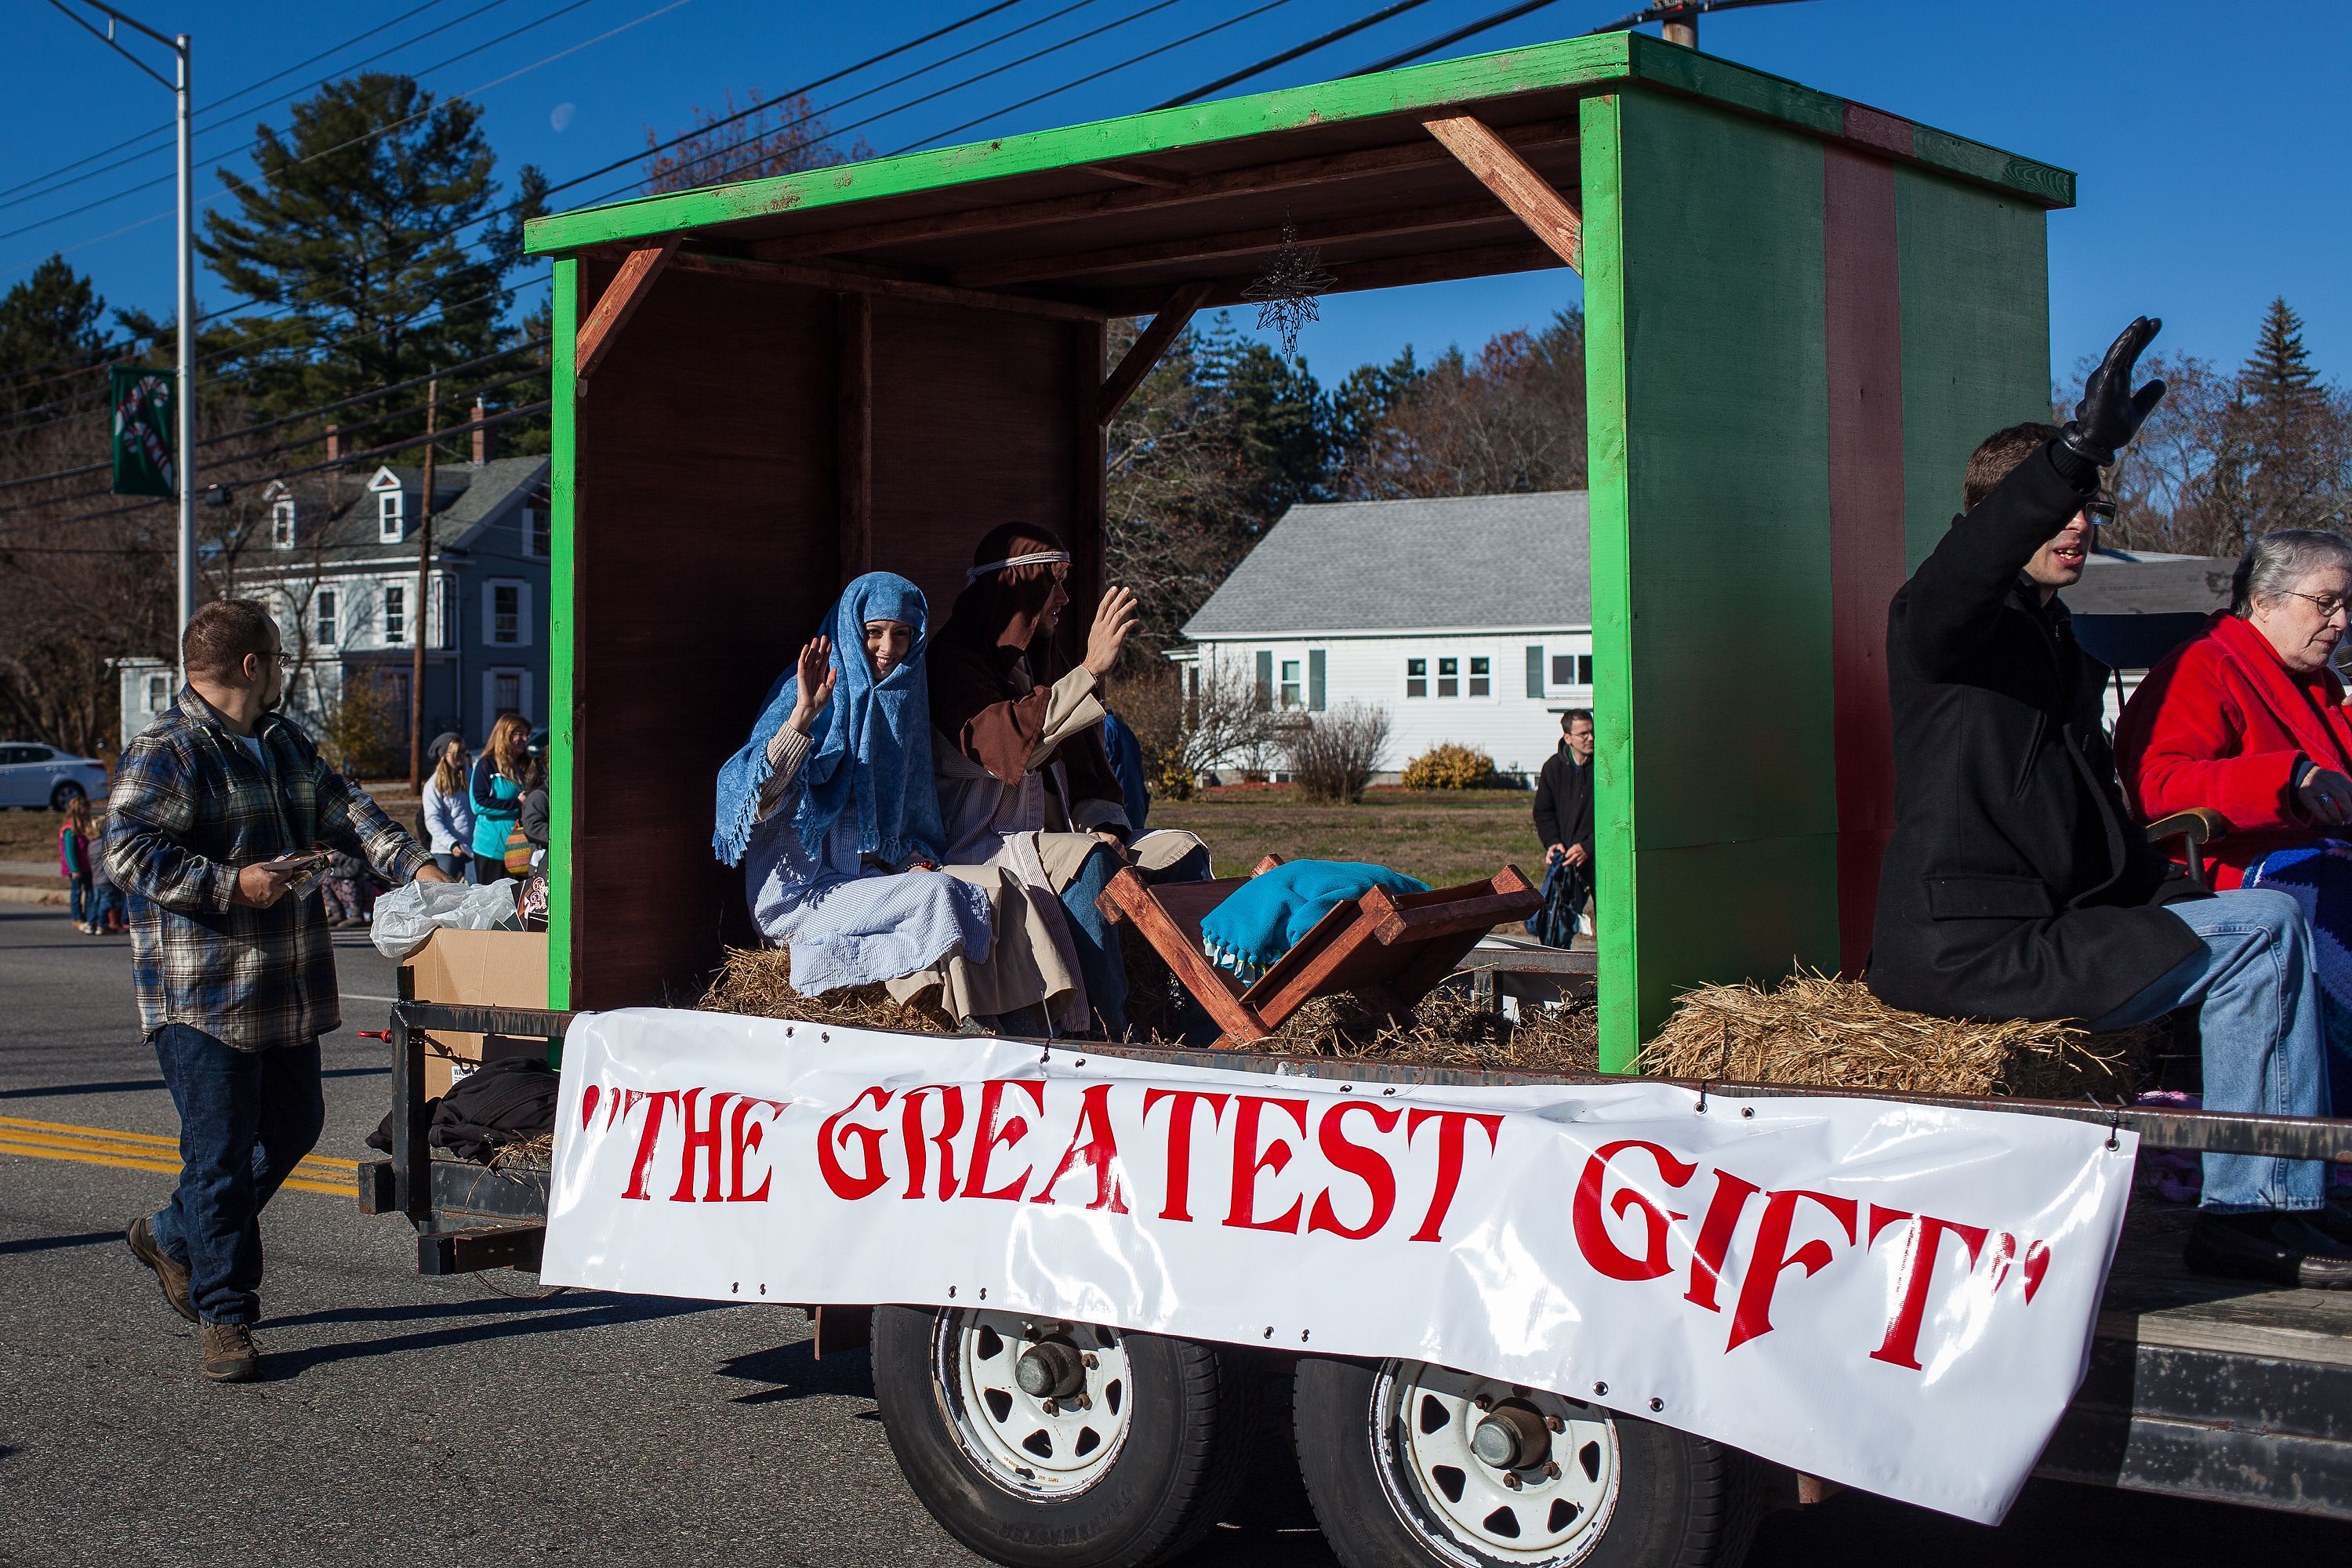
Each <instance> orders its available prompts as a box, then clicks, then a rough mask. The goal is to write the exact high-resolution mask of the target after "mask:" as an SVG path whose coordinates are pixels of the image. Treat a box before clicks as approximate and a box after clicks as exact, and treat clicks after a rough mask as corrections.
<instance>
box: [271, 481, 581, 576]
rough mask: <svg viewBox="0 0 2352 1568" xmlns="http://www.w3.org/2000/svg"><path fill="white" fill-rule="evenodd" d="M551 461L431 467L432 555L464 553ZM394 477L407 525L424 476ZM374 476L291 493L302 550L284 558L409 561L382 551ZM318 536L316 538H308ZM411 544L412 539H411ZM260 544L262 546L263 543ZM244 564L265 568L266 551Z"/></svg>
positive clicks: (396, 547)
mask: <svg viewBox="0 0 2352 1568" xmlns="http://www.w3.org/2000/svg"><path fill="white" fill-rule="evenodd" d="M548 465H549V459H548V458H545V457H543V456H541V457H531V458H492V459H491V460H490V461H488V462H487V463H485V464H483V465H482V466H481V467H480V468H475V467H473V466H472V465H471V464H467V463H441V464H436V465H435V468H434V474H433V494H434V500H435V502H436V505H435V508H434V518H433V542H434V550H435V552H436V555H437V554H438V553H439V552H442V551H446V550H463V549H465V548H467V546H468V545H470V544H471V543H472V542H473V534H474V533H475V531H476V528H477V525H478V524H479V523H480V522H481V521H483V519H484V518H486V517H487V516H488V514H489V513H490V512H492V511H494V510H497V509H498V508H499V506H500V505H501V504H503V503H504V502H505V501H506V500H509V498H510V497H512V496H513V495H514V493H515V492H516V491H517V490H519V489H523V488H524V487H525V486H528V485H534V484H537V483H539V482H540V481H541V479H545V478H546V476H547V471H548ZM392 473H393V477H394V479H398V480H400V482H401V485H402V488H403V489H404V490H405V491H406V492H407V497H408V511H409V516H410V518H411V519H412V520H414V518H415V515H416V503H417V498H418V497H419V496H421V495H422V494H423V493H424V490H425V470H424V468H423V467H422V466H421V465H419V466H415V467H408V466H403V465H394V466H393V469H392ZM375 475H376V470H375V469H373V468H363V469H352V470H350V471H349V472H347V473H344V474H341V475H339V476H336V477H335V479H339V480H340V482H339V483H338V482H335V480H333V479H321V480H318V481H314V482H313V483H311V484H309V485H306V486H303V487H301V488H299V489H298V490H297V491H296V497H297V500H298V501H299V504H300V505H301V506H302V509H303V513H302V528H303V531H304V533H303V547H302V548H299V549H297V550H294V551H289V552H287V554H288V555H291V556H296V557H299V558H302V559H305V560H308V559H310V557H311V556H313V555H316V556H317V557H320V558H322V559H324V560H328V561H336V560H352V559H362V558H365V557H368V556H373V555H381V554H383V552H386V551H394V552H397V551H407V552H410V553H412V554H413V553H415V545H414V544H413V543H409V544H385V543H383V542H381V541H380V540H379V539H378V537H377V533H376V510H375V497H374V494H373V492H372V491H369V490H367V489H364V488H363V487H364V486H365V485H366V484H367V482H368V481H369V480H370V479H373V478H375ZM330 495H331V496H333V497H334V498H335V500H334V502H333V504H334V506H335V508H336V510H335V511H334V513H333V515H332V516H331V517H329V518H328V519H326V521H323V522H320V521H315V516H316V514H315V511H314V510H313V509H314V508H315V507H316V506H318V505H319V503H320V500H321V499H322V498H324V497H326V496H330ZM319 529H323V530H324V532H323V533H322V534H320V533H314V532H313V530H319ZM410 537H411V538H412V539H414V537H415V535H414V533H412V534H411V535H410ZM265 544H266V540H265ZM250 564H252V565H254V566H257V567H262V568H267V566H268V564H269V563H268V559H267V552H266V551H257V552H256V555H255V558H254V559H253V560H252V561H251V563H250Z"/></svg>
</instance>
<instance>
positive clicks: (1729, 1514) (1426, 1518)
mask: <svg viewBox="0 0 2352 1568" xmlns="http://www.w3.org/2000/svg"><path fill="white" fill-rule="evenodd" d="M1409 1364H1410V1363H1396V1362H1388V1363H1365V1362H1354V1361H1337V1360H1328V1359H1319V1358H1318V1359H1308V1360H1304V1361H1301V1362H1300V1363H1298V1373H1297V1383H1296V1385H1295V1389H1296V1392H1295V1394H1294V1398H1295V1401H1296V1404H1295V1407H1294V1411H1293V1420H1294V1423H1295V1425H1296V1429H1297V1439H1298V1462H1299V1469H1300V1471H1301V1472H1302V1474H1303V1475H1304V1476H1305V1478H1306V1481H1307V1496H1308V1498H1309V1499H1310V1500H1312V1501H1313V1502H1314V1505H1315V1516H1316V1519H1317V1521H1318V1522H1319V1523H1320V1524H1321V1525H1322V1528H1323V1535H1324V1539H1325V1540H1326V1541H1327V1542H1328V1543H1329V1544H1330V1547H1331V1550H1332V1552H1334V1553H1335V1554H1337V1555H1338V1557H1339V1561H1340V1562H1341V1563H1345V1564H1346V1565H1347V1568H1465V1565H1473V1564H1475V1565H1478V1568H1485V1565H1486V1564H1489V1563H1492V1564H1497V1565H1500V1564H1505V1563H1509V1564H1514V1565H1524V1564H1527V1563H1545V1564H1555V1563H1557V1564H1568V1563H1577V1564H1580V1568H1736V1565H1737V1564H1738V1563H1740V1562H1741V1561H1742V1560H1743V1559H1744V1558H1745V1557H1746V1556H1747V1554H1748V1543H1749V1542H1750V1540H1751V1539H1752V1538H1753V1536H1754V1534H1755V1531H1756V1523H1757V1520H1758V1518H1759V1515H1760V1513H1761V1511H1762V1507H1761V1505H1762V1500H1763V1485H1762V1483H1763V1468H1762V1467H1761V1466H1760V1465H1759V1463H1758V1462H1757V1461H1756V1460H1755V1459H1753V1458H1750V1457H1748V1455H1746V1454H1743V1453H1741V1452H1739V1451H1738V1450H1737V1449H1734V1448H1727V1447H1724V1446H1723V1445H1721V1444H1719V1443H1712V1442H1709V1441H1707V1440H1706V1439H1705V1438H1702V1437H1694V1436H1690V1435H1689V1434H1687V1433H1684V1432H1678V1431H1675V1429H1674V1428H1673V1427H1670V1426H1658V1425H1656V1424H1655V1423H1654V1422H1649V1421H1640V1420H1635V1419H1634V1418H1633V1417H1631V1416H1627V1415H1616V1414H1614V1413H1612V1412H1604V1411H1600V1410H1597V1409H1595V1408H1593V1407H1591V1406H1574V1408H1575V1409H1576V1410H1578V1411H1579V1412H1580V1418H1589V1419H1591V1420H1592V1421H1594V1422H1597V1423H1600V1424H1601V1425H1603V1426H1607V1427H1609V1428H1611V1429H1613V1433H1614V1452H1613V1455H1612V1476H1613V1483H1612V1495H1611V1496H1610V1498H1609V1499H1608V1500H1607V1502H1606V1503H1605V1505H1603V1506H1601V1507H1600V1508H1598V1509H1596V1510H1595V1511H1594V1513H1593V1515H1592V1519H1591V1521H1588V1523H1589V1524H1590V1525H1591V1528H1589V1529H1588V1530H1587V1531H1586V1533H1585V1534H1583V1535H1582V1536H1580V1537H1578V1538H1576V1539H1574V1540H1572V1541H1570V1542H1567V1543H1566V1544H1564V1545H1562V1546H1561V1547H1560V1548H1559V1549H1558V1551H1557V1552H1554V1554H1552V1555H1549V1556H1540V1557H1530V1556H1528V1555H1525V1554H1519V1555H1514V1556H1510V1557H1505V1556H1502V1555H1499V1554H1496V1553H1490V1552H1487V1551H1485V1550H1482V1549H1481V1546H1480V1544H1479V1542H1477V1541H1476V1540H1475V1539H1474V1538H1472V1537H1471V1536H1470V1535H1468V1534H1465V1533H1457V1532H1456V1531H1453V1530H1450V1529H1449V1528H1448V1522H1447V1521H1446V1519H1445V1517H1444V1512H1443V1510H1440V1509H1438V1508H1434V1507H1431V1506H1428V1505H1427V1500H1426V1494H1425V1492H1423V1490H1422V1489H1419V1488H1418V1487H1417V1485H1416V1483H1414V1482H1412V1480H1411V1479H1410V1476H1409V1471H1410V1468H1411V1467H1410V1463H1409V1461H1408V1460H1406V1459H1405V1458H1403V1450H1402V1448H1401V1447H1399V1444H1400V1442H1401V1441H1402V1433H1401V1432H1399V1431H1396V1430H1391V1428H1392V1427H1394V1426H1397V1423H1396V1421H1395V1420H1394V1419H1393V1418H1392V1417H1387V1416H1382V1415H1379V1414H1378V1413H1377V1410H1376V1400H1377V1401H1379V1402H1380V1403H1381V1404H1386V1403H1388V1400H1389V1397H1390V1396H1389V1395H1387V1394H1384V1393H1383V1392H1382V1378H1383V1374H1384V1373H1386V1374H1389V1375H1390V1376H1409V1375H1410V1374H1409V1373H1406V1372H1404V1371H1403V1370H1402V1369H1403V1368H1404V1367H1406V1366H1408V1365H1409ZM1564 1403H1570V1404H1572V1402H1564ZM1384 1472H1385V1474H1384ZM1456 1484H1457V1485H1458V1484H1459V1483H1456Z"/></svg>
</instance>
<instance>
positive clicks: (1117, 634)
mask: <svg viewBox="0 0 2352 1568" xmlns="http://www.w3.org/2000/svg"><path fill="white" fill-rule="evenodd" d="M1135 619H1136V612H1135V595H1134V594H1133V593H1132V592H1131V591H1129V590H1128V589H1126V588H1106V589H1104V590H1103V596H1102V603H1101V604H1099V605H1096V606H1095V624H1094V625H1093V626H1090V627H1088V628H1087V657H1086V667H1087V668H1088V669H1091V670H1093V671H1094V672H1095V679H1097V680H1100V679H1102V678H1103V677H1104V676H1107V675H1108V674H1109V673H1110V672H1111V668H1112V667H1113V666H1114V665H1116V664H1118V656H1119V653H1120V650H1122V649H1123V648H1125V647H1127V634H1128V633H1129V632H1131V631H1133V630H1134V629H1135Z"/></svg>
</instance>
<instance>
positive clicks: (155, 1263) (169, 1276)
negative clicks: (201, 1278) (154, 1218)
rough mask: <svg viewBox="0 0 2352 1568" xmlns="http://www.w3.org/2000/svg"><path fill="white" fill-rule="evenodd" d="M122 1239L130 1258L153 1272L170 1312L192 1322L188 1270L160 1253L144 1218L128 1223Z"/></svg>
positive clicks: (194, 1312)
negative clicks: (129, 1226)
mask: <svg viewBox="0 0 2352 1568" xmlns="http://www.w3.org/2000/svg"><path fill="white" fill-rule="evenodd" d="M123 1239H124V1240H125V1241H128V1242H129V1243H130V1244H131V1257H133V1258H137V1259H139V1261H140V1262H142V1263H143V1264H145V1265H146V1266H147V1267H148V1268H152V1269H153V1270H154V1271H155V1281H156V1283H157V1284H159V1285H161V1286H163V1300H166V1301H169V1302H170V1303H171V1304H172V1310H173V1311H174V1312H177V1313H179V1314H180V1316H182V1317H184V1318H185V1319H187V1320H188V1321H190V1322H192V1323H193V1322H194V1321H196V1306H195V1303H194V1301H192V1300H189V1299H188V1270H187V1268H186V1267H185V1266H184V1265H183V1264H182V1263H180V1262H179V1261H178V1260H177V1259H175V1258H173V1256H172V1255H171V1254H170V1253H168V1252H166V1251H164V1250H163V1244H162V1243H161V1242H159V1241H157V1240H156V1239H155V1227H154V1226H153V1225H152V1223H150V1222H149V1220H148V1218H147V1216H146V1215H143V1214H142V1215H140V1216H139V1217H138V1218H137V1219H134V1220H132V1221H131V1228H130V1230H129V1231H127V1232H125V1233H124V1235H123Z"/></svg>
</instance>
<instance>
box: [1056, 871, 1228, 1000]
mask: <svg viewBox="0 0 2352 1568" xmlns="http://www.w3.org/2000/svg"><path fill="white" fill-rule="evenodd" d="M1121 864H1122V862H1121V861H1120V860H1119V858H1118V856H1116V855H1113V854H1112V853H1111V852H1110V851H1109V850H1108V849H1095V850H1090V851H1088V852H1087V858H1086V860H1085V862H1084V863H1083V864H1081V865H1080V866H1079V868H1078V874H1077V876H1076V877H1075V878H1073V879H1071V881H1070V885H1069V886H1068V887H1066V888H1064V889H1062V912H1063V913H1064V914H1065V915H1066V916H1067V917H1068V918H1069V922H1070V940H1071V942H1072V943H1073V945H1075V946H1076V948H1077V950H1078V973H1079V974H1080V976H1081V977H1083V978H1084V979H1085V981H1086V983H1087V1005H1088V1006H1090V1007H1092V1008H1093V1009H1094V1015H1095V1025H1096V1026H1097V1028H1099V1029H1101V1030H1102V1032H1103V1034H1104V1035H1105V1036H1106V1037H1108V1038H1110V1039H1114V1040H1116V1039H1118V1038H1120V1037H1123V1036H1124V1035H1126V1033H1127V960H1126V958H1125V957H1124V956H1123V955H1122V954H1121V953H1120V952H1119V950H1118V930H1117V929H1116V928H1115V927H1114V926H1112V924H1111V922H1110V917H1109V916H1108V915H1106V914H1104V913H1103V912H1102V910H1101V908H1100V906H1099V905H1098V904H1097V902H1096V900H1097V899H1099V898H1100V897H1101V896H1102V892H1103V889H1106V888H1108V887H1109V886H1110V879H1112V878H1113V877H1116V876H1118V873H1119V868H1120V866H1121ZM1208 875H1209V858H1208V855H1207V853H1206V852H1205V851H1203V850H1201V849H1195V850H1193V851H1192V853H1191V854H1190V855H1187V856H1186V857H1185V858H1183V859H1181V860H1180V861H1178V862H1177V863H1176V864H1175V865H1173V866H1171V867H1170V868H1168V869H1167V870H1165V871H1162V872H1160V874H1159V875H1157V876H1155V877H1153V878H1152V879H1151V880H1153V881H1154V882H1199V881H1203V880H1206V879H1207V878H1208Z"/></svg>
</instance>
